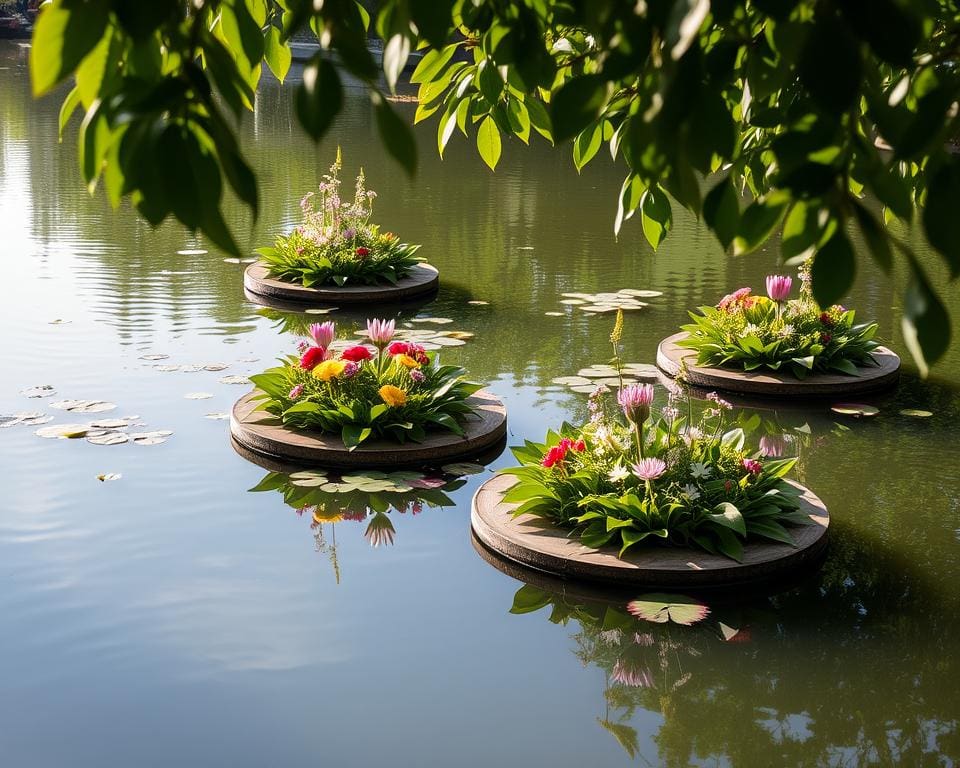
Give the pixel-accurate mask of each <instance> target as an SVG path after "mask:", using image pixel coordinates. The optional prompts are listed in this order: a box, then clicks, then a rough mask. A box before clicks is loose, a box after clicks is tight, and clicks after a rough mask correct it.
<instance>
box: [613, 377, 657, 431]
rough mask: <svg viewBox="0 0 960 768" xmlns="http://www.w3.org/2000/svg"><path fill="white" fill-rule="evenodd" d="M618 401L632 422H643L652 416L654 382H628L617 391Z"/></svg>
mask: <svg viewBox="0 0 960 768" xmlns="http://www.w3.org/2000/svg"><path fill="white" fill-rule="evenodd" d="M617 402H618V403H619V404H620V407H621V408H623V413H624V415H625V416H626V417H627V418H628V419H629V420H630V421H631V422H632V423H634V424H643V422H645V421H646V420H647V417H649V416H650V405H651V403H653V384H628V385H627V386H625V387H624V388H623V389H621V390H620V391H619V392H617Z"/></svg>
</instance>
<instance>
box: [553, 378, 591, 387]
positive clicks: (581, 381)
mask: <svg viewBox="0 0 960 768" xmlns="http://www.w3.org/2000/svg"><path fill="white" fill-rule="evenodd" d="M550 383H552V384H563V385H565V386H568V387H575V386H577V385H579V386H584V385H586V384H589V383H590V379H588V378H586V377H585V376H557V378H555V379H550Z"/></svg>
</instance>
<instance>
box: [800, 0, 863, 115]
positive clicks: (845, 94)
mask: <svg viewBox="0 0 960 768" xmlns="http://www.w3.org/2000/svg"><path fill="white" fill-rule="evenodd" d="M799 75H800V81H801V82H802V83H803V85H804V86H806V88H807V90H808V91H809V92H810V95H811V96H812V97H813V98H814V100H815V101H816V102H817V103H818V104H820V106H821V107H823V109H824V110H826V112H827V113H828V114H829V113H840V112H843V111H845V110H846V109H847V108H848V107H849V106H850V105H851V104H852V103H853V101H854V98H855V96H856V94H857V92H858V90H859V88H860V83H861V77H862V64H861V59H860V45H859V43H858V41H857V39H856V38H855V37H854V36H853V35H852V34H851V33H850V31H849V30H848V29H847V27H846V26H845V25H844V24H843V23H842V22H841V21H840V20H839V19H837V17H836V16H835V15H834V14H833V13H832V12H831V11H828V12H826V13H823V14H821V15H819V16H818V18H817V23H815V24H813V25H812V28H811V30H810V33H809V34H808V36H807V40H806V43H805V44H804V48H803V53H802V55H801V57H800V65H799Z"/></svg>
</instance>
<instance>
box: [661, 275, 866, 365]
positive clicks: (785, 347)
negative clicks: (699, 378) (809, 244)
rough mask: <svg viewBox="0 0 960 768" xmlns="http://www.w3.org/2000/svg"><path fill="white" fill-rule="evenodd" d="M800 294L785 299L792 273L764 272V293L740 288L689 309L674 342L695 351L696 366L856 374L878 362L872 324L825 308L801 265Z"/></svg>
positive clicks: (836, 308) (843, 311)
mask: <svg viewBox="0 0 960 768" xmlns="http://www.w3.org/2000/svg"><path fill="white" fill-rule="evenodd" d="M801 278H802V280H801V288H800V295H799V297H798V298H796V299H789V295H790V288H791V285H792V280H791V278H790V277H786V276H781V275H770V276H769V277H767V280H766V283H767V294H768V295H769V298H768V297H767V296H758V295H755V294H754V293H753V292H752V291H751V289H750V288H739V289H738V290H736V291H734V292H733V293H730V294H727V295H726V296H724V297H723V298H722V299H721V300H720V301H719V303H718V304H717V305H716V306H715V307H700V308H699V311H698V312H691V313H690V317H691V318H692V319H693V323H691V324H689V325H684V326H681V328H682V330H684V331H686V332H687V334H688V335H687V336H686V338H683V339H680V340H679V341H677V346H680V347H684V348H686V349H692V350H695V351H696V352H697V365H706V366H726V367H735V368H739V369H742V370H744V371H754V370H758V369H761V368H766V369H769V370H773V371H780V370H783V371H789V372H790V373H792V374H793V375H794V376H796V377H797V378H798V379H804V378H806V377H807V376H808V375H809V374H811V373H826V372H835V373H844V374H848V375H850V376H856V375H857V373H858V370H857V368H858V366H873V365H876V360H875V359H874V357H873V351H874V350H875V349H876V348H877V347H878V346H879V343H878V342H877V341H875V340H874V336H875V335H876V332H877V324H876V323H856V322H855V313H854V311H853V310H852V309H846V308H845V307H843V306H841V305H839V304H834V305H833V306H830V307H827V308H826V309H823V308H821V307H820V305H819V304H817V302H816V300H815V299H814V298H813V293H812V292H811V290H810V281H809V273H808V271H807V270H806V269H805V268H802V269H801Z"/></svg>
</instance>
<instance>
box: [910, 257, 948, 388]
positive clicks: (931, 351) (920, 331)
mask: <svg viewBox="0 0 960 768" xmlns="http://www.w3.org/2000/svg"><path fill="white" fill-rule="evenodd" d="M909 262H910V271H911V275H910V281H909V282H908V283H907V289H906V291H905V292H904V295H903V299H904V301H903V320H902V330H903V340H904V343H905V344H906V345H907V349H908V350H909V351H910V354H911V356H912V357H913V359H914V361H915V362H916V363H917V367H918V368H919V369H920V375H921V376H923V377H924V378H926V376H927V374H928V373H929V366H930V365H931V364H933V363H935V362H936V361H937V360H939V359H940V358H941V357H943V355H944V353H945V352H946V351H947V349H948V348H949V346H950V334H951V328H950V315H949V314H948V313H947V308H946V307H945V306H944V305H943V303H942V302H941V301H940V299H939V298H938V297H937V295H936V293H934V291H933V288H932V287H931V286H930V281H929V280H928V279H927V276H926V274H925V273H924V271H923V267H921V266H920V264H919V262H918V261H917V260H916V259H915V258H914V257H913V256H909Z"/></svg>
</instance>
